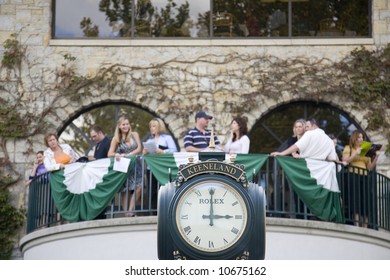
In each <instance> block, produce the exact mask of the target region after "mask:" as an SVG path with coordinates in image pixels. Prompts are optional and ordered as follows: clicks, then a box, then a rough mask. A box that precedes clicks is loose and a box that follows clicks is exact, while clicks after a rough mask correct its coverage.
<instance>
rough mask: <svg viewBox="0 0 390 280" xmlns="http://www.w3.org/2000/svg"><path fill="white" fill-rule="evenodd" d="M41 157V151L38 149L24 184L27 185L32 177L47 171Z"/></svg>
mask: <svg viewBox="0 0 390 280" xmlns="http://www.w3.org/2000/svg"><path fill="white" fill-rule="evenodd" d="M43 158H44V157H43V151H38V152H37V153H36V158H35V160H34V163H33V168H32V169H31V173H30V175H29V176H28V180H27V181H26V186H27V185H29V184H30V183H31V181H32V179H34V178H35V177H36V176H39V175H41V174H44V173H46V172H47V170H46V168H45V165H44V164H43Z"/></svg>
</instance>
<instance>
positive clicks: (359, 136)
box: [343, 130, 380, 227]
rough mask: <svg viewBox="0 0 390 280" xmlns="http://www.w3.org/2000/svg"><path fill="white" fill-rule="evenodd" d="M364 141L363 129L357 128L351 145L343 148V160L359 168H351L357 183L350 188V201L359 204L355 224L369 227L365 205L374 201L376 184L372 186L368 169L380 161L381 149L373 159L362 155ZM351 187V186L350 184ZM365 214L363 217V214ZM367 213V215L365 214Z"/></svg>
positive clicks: (350, 141) (355, 210)
mask: <svg viewBox="0 0 390 280" xmlns="http://www.w3.org/2000/svg"><path fill="white" fill-rule="evenodd" d="M363 141H364V134H363V132H362V131H361V130H355V131H353V132H352V135H351V137H350V139H349V145H347V146H345V147H344V150H343V161H346V162H348V163H349V164H350V165H351V166H353V167H357V168H349V172H350V175H351V177H355V178H354V179H352V180H351V182H355V185H354V186H352V187H350V190H349V197H348V199H349V201H350V204H352V203H353V202H355V203H353V204H354V205H358V206H357V207H356V208H355V209H353V210H352V211H353V214H354V216H355V225H356V226H362V227H367V226H368V222H369V221H368V215H367V213H365V212H366V211H368V208H367V207H365V206H367V204H366V205H365V203H364V202H365V201H373V198H372V196H371V194H372V193H373V191H374V190H373V189H371V188H374V187H375V186H371V184H370V182H371V181H370V180H369V179H368V171H371V170H372V169H374V168H375V166H376V163H377V161H378V158H379V155H380V151H376V153H375V157H374V158H373V160H371V158H370V157H366V156H360V153H361V151H362V149H361V148H360V146H361V144H362V142H363ZM348 187H349V186H348ZM362 214H363V217H361V215H362ZM364 214H365V215H364Z"/></svg>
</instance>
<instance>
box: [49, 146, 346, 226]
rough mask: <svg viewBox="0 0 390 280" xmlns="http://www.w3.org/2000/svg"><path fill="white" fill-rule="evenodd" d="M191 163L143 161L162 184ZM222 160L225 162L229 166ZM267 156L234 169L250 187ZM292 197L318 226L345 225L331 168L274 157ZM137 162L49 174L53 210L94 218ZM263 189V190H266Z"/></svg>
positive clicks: (178, 157) (161, 158)
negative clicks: (325, 223)
mask: <svg viewBox="0 0 390 280" xmlns="http://www.w3.org/2000/svg"><path fill="white" fill-rule="evenodd" d="M190 157H192V158H193V161H194V162H198V161H199V154H198V153H171V154H152V155H146V156H145V157H144V159H145V161H146V164H147V165H148V166H149V168H150V170H151V172H152V173H153V174H154V176H155V177H156V179H157V180H158V181H159V182H160V184H162V185H164V184H166V183H168V181H169V173H170V174H171V179H172V180H175V179H176V176H177V173H178V168H179V166H180V165H181V164H187V163H188V162H189V158H190ZM229 157H230V156H229V155H226V158H225V160H226V162H229ZM268 157H269V155H265V154H238V155H237V156H236V160H235V163H237V164H243V165H244V166H245V170H246V175H247V179H248V181H251V180H252V176H253V174H255V173H257V172H258V171H259V170H260V169H261V168H262V166H263V165H264V163H265V162H266V161H267V159H268ZM276 160H277V161H278V162H279V164H280V166H281V168H282V169H283V170H284V171H285V174H286V176H287V178H288V180H289V182H290V183H291V185H292V187H293V189H294V191H295V192H296V193H297V194H298V195H299V197H300V198H301V199H302V201H303V202H304V203H305V204H306V205H307V207H308V208H309V209H310V211H311V213H313V214H314V215H316V216H317V217H319V218H320V219H322V220H326V221H334V222H338V223H343V222H344V216H343V212H342V209H341V200H340V191H339V186H338V183H337V179H336V165H335V164H334V163H333V162H328V161H319V160H310V159H299V160H297V159H294V158H292V157H276ZM134 163H135V157H130V165H129V167H128V170H127V172H126V173H125V172H119V171H115V170H114V169H113V165H114V159H113V158H106V159H100V160H96V161H91V162H88V163H73V164H70V165H67V166H66V167H65V169H64V170H59V171H55V172H52V173H51V174H50V182H51V190H52V196H53V199H54V202H55V205H56V207H57V209H58V211H59V212H60V213H61V215H62V217H63V218H64V219H65V220H68V221H81V220H92V219H94V218H95V217H96V216H98V215H99V214H100V213H101V212H102V211H103V210H104V209H105V208H106V207H107V205H108V203H110V201H111V200H112V199H113V198H114V196H115V194H116V193H117V192H118V191H119V190H120V189H121V187H122V186H123V184H124V182H125V180H126V179H127V178H128V176H129V175H130V172H131V170H132V169H133V167H134V165H135V164H134ZM264 187H265V188H266V186H264Z"/></svg>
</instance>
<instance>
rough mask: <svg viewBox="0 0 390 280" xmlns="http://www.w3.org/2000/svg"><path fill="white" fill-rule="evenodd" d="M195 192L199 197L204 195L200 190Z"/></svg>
mask: <svg viewBox="0 0 390 280" xmlns="http://www.w3.org/2000/svg"><path fill="white" fill-rule="evenodd" d="M194 193H195V194H196V195H197V196H198V197H199V196H202V193H201V192H200V191H199V190H195V191H194Z"/></svg>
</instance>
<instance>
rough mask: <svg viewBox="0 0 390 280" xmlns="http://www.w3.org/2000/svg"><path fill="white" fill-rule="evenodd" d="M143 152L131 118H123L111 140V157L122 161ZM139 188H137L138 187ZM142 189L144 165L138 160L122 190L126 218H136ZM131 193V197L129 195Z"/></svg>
mask: <svg viewBox="0 0 390 280" xmlns="http://www.w3.org/2000/svg"><path fill="white" fill-rule="evenodd" d="M141 151H142V145H141V140H140V138H139V135H138V133H137V132H135V131H132V130H131V125H130V121H129V118H128V117H126V116H122V117H120V118H119V119H118V122H117V126H116V128H115V133H114V137H113V138H112V140H111V145H110V149H109V151H108V156H109V157H115V160H120V158H121V157H124V156H136V155H139V154H140V153H141ZM136 186H137V187H136ZM141 189H142V163H141V160H140V159H139V158H137V159H136V165H135V167H134V169H133V172H132V173H131V174H130V176H129V178H128V179H127V180H126V182H125V184H124V186H123V188H122V209H123V210H124V211H125V216H127V217H134V216H135V214H134V213H132V211H134V209H135V203H136V201H137V200H138V199H139V198H140V196H141ZM129 193H130V195H128V194H129Z"/></svg>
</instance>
